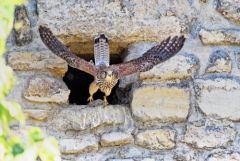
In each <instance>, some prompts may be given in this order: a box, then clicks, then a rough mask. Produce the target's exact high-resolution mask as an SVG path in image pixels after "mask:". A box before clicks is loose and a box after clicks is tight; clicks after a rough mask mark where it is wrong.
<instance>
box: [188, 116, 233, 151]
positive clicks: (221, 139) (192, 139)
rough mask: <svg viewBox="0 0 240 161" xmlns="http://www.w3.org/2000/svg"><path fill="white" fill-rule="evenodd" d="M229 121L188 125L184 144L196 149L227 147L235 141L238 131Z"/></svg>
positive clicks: (207, 121) (201, 122)
mask: <svg viewBox="0 0 240 161" xmlns="http://www.w3.org/2000/svg"><path fill="white" fill-rule="evenodd" d="M232 126H233V125H232V123H231V122H228V121H217V120H211V119H209V120H206V121H199V122H194V123H192V124H189V125H187V130H186V134H185V136H184V142H185V143H187V144H189V145H191V146H193V147H196V148H200V149H201V148H215V147H225V146H227V145H228V144H231V142H233V140H234V139H235V135H236V131H235V130H234V128H233V127H232Z"/></svg>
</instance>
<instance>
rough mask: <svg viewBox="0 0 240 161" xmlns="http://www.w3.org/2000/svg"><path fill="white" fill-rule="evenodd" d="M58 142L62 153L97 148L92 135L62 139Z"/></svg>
mask: <svg viewBox="0 0 240 161" xmlns="http://www.w3.org/2000/svg"><path fill="white" fill-rule="evenodd" d="M59 144H60V149H61V152H62V153H64V154H78V153H89V152H96V151H97V150H98V140H97V138H96V137H95V136H94V135H89V136H83V137H82V138H77V139H62V140H60V142H59Z"/></svg>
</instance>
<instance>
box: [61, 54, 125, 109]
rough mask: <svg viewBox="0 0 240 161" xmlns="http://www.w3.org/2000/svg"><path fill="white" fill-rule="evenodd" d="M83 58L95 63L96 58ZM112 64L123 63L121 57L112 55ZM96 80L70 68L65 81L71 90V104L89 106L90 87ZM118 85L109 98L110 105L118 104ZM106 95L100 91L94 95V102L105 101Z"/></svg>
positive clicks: (84, 56)
mask: <svg viewBox="0 0 240 161" xmlns="http://www.w3.org/2000/svg"><path fill="white" fill-rule="evenodd" d="M81 58H84V59H85V60H87V61H90V60H92V61H94V57H93V56H92V55H91V56H89V55H88V56H86V55H81ZM110 62H111V64H118V63H121V62H122V61H121V58H120V56H119V55H117V54H114V55H111V61H110ZM93 80H94V77H93V76H92V75H90V74H88V73H85V72H83V71H80V70H78V69H75V68H72V67H70V66H68V71H67V72H66V74H65V76H64V77H63V81H64V82H65V83H66V85H67V86H68V88H69V89H70V91H71V92H70V96H69V103H70V104H77V105H86V104H88V102H87V99H88V97H89V91H88V89H89V85H90V84H91V83H92V81H93ZM117 88H118V84H117V85H116V86H115V87H114V88H113V90H112V93H111V95H110V96H108V98H107V99H108V102H109V103H110V104H118V103H119V101H118V98H117V94H116V91H117ZM103 96H104V93H102V92H101V91H100V90H98V91H97V92H96V93H95V94H94V95H93V98H94V100H96V99H101V100H102V99H103Z"/></svg>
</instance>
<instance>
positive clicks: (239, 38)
mask: <svg viewBox="0 0 240 161" xmlns="http://www.w3.org/2000/svg"><path fill="white" fill-rule="evenodd" d="M199 35H200V39H201V41H202V43H203V44H204V45H240V30H233V29H228V30H227V29H225V30H205V29H201V31H200V32H199Z"/></svg>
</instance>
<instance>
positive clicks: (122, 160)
mask: <svg viewBox="0 0 240 161" xmlns="http://www.w3.org/2000/svg"><path fill="white" fill-rule="evenodd" d="M108 161H135V160H133V159H109V160H108Z"/></svg>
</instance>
